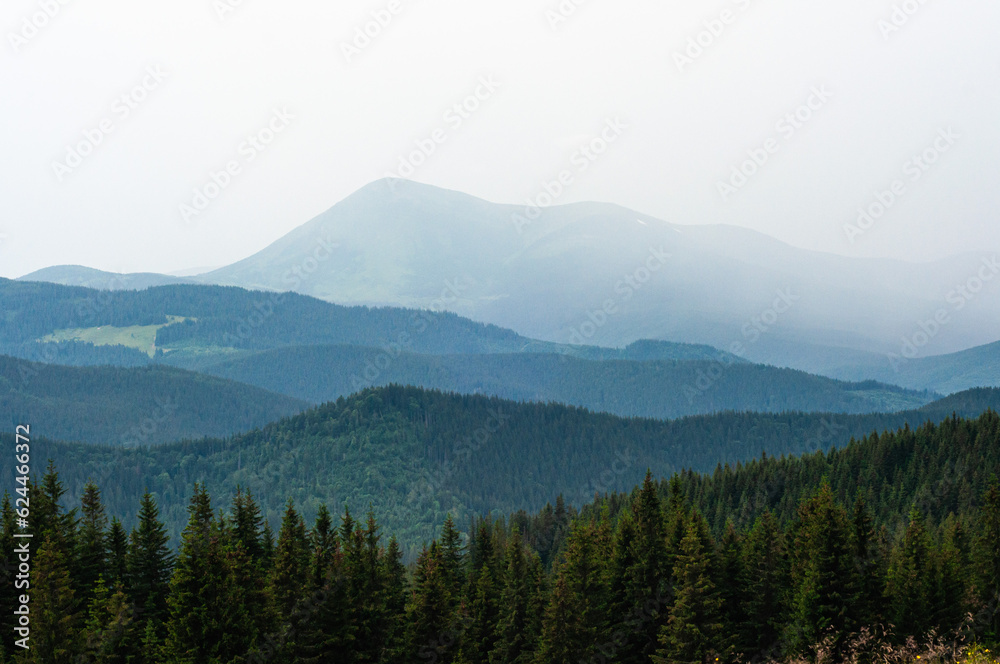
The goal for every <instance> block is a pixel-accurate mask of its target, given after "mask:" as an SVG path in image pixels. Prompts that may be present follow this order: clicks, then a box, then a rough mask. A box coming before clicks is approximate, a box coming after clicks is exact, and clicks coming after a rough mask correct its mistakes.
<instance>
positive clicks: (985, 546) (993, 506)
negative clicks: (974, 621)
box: [974, 477, 1000, 639]
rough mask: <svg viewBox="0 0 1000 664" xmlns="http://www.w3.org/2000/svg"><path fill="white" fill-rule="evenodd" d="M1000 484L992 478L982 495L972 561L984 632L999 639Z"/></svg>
mask: <svg viewBox="0 0 1000 664" xmlns="http://www.w3.org/2000/svg"><path fill="white" fill-rule="evenodd" d="M997 542H1000V483H998V482H997V478H996V477H993V478H992V479H991V481H990V484H989V487H988V488H987V489H986V492H985V493H984V495H983V502H982V507H980V509H979V518H978V521H977V526H976V538H975V554H974V558H975V562H976V571H977V577H978V578H977V581H978V595H979V597H978V600H979V602H980V605H981V606H982V607H984V608H987V607H992V610H990V611H988V612H987V615H988V616H989V619H988V621H987V624H986V625H984V631H985V632H986V633H987V634H989V635H991V637H992V638H993V639H1000V609H998V608H997V607H998V605H1000V546H997Z"/></svg>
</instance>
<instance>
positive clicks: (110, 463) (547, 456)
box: [36, 387, 1000, 550]
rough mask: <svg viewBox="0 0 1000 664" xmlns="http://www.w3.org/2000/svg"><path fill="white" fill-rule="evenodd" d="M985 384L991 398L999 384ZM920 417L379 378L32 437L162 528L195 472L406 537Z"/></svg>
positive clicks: (272, 500) (114, 504)
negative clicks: (525, 395) (539, 396)
mask: <svg viewBox="0 0 1000 664" xmlns="http://www.w3.org/2000/svg"><path fill="white" fill-rule="evenodd" d="M989 394H990V397H989V400H990V401H992V403H993V405H994V407H996V406H998V405H1000V390H991V391H990V393H989ZM977 412H978V411H977ZM960 414H962V415H975V414H977V413H975V412H974V413H960ZM941 417H942V418H943V416H941ZM994 417H995V416H994ZM929 418H930V419H939V418H938V417H933V418H932V417H931V416H929V415H927V414H925V413H920V412H913V411H910V412H906V413H897V414H882V415H829V414H826V415H824V414H811V415H810V414H802V413H785V414H737V413H722V414H718V415H708V416H697V417H689V418H684V419H681V420H675V421H669V422H662V421H656V420H647V419H622V418H617V417H613V416H611V415H601V414H593V413H589V412H587V411H585V410H582V409H576V408H570V407H566V406H560V405H555V404H516V403H512V402H508V401H502V400H499V399H490V398H486V397H481V396H457V395H450V394H442V393H439V392H434V391H426V390H419V389H416V388H400V387H389V388H378V389H373V390H368V391H365V392H363V393H361V394H358V395H355V396H353V397H351V398H350V399H343V400H339V401H338V402H336V403H331V404H327V405H325V406H322V407H319V408H316V409H313V410H310V411H308V412H306V413H303V414H301V415H298V416H295V417H292V418H288V419H285V420H282V421H279V422H276V423H273V424H271V425H268V426H266V427H264V428H263V429H261V430H259V431H254V432H250V433H248V434H243V435H239V436H235V437H233V438H230V439H226V440H211V441H204V442H189V443H182V444H173V445H161V446H156V447H152V448H137V449H124V450H122V449H115V448H111V447H104V446H91V445H82V444H67V443H58V442H46V443H43V444H42V443H36V445H38V446H39V447H42V446H44V449H45V453H46V455H47V456H51V457H52V458H53V459H54V460H55V462H56V463H57V464H58V467H59V469H60V471H61V473H62V477H63V479H64V480H65V482H66V485H67V489H68V490H69V492H70V495H79V491H80V489H81V488H82V485H83V483H84V482H85V481H86V480H87V479H88V478H91V479H93V480H94V481H96V482H97V483H98V484H99V485H100V486H101V487H102V489H104V492H103V495H102V498H103V500H104V503H105V506H106V507H107V509H108V510H109V512H110V513H113V514H126V513H131V511H132V510H133V509H134V506H135V505H136V504H137V501H138V499H139V497H140V496H141V494H142V492H143V491H144V490H145V489H146V488H147V487H148V488H149V490H150V491H152V492H153V494H154V496H155V497H156V499H157V501H158V502H159V504H160V506H161V509H162V514H163V517H164V518H165V520H166V521H167V523H168V525H169V527H170V529H171V531H172V532H173V534H174V535H175V536H176V535H177V534H178V533H179V532H180V529H181V528H182V527H183V524H184V523H185V521H186V506H187V497H188V496H189V495H190V491H191V486H192V484H193V483H194V482H195V481H202V482H205V483H206V484H207V487H208V489H209V490H210V491H211V492H212V493H213V495H232V493H233V491H234V490H235V487H236V486H237V485H241V486H243V487H244V488H248V489H250V490H251V491H252V492H253V494H254V495H255V496H256V497H257V498H258V499H259V500H260V501H261V503H262V506H263V509H264V512H265V516H266V517H267V518H268V519H269V520H270V521H271V522H272V523H277V521H278V519H280V514H281V511H282V509H283V506H284V504H285V501H286V500H287V499H288V498H293V499H294V500H295V504H296V507H297V508H298V509H300V511H301V512H303V513H304V515H305V516H306V518H307V519H310V520H311V519H312V518H313V517H314V515H315V512H316V509H317V508H318V506H319V504H320V503H321V502H325V503H326V504H327V505H329V506H338V507H339V506H342V505H344V504H345V503H346V504H348V505H349V506H350V509H351V511H352V512H354V513H356V514H357V513H363V512H364V511H365V510H367V509H368V508H369V506H371V507H372V508H373V509H374V510H375V512H376V513H377V514H379V515H380V519H382V521H383V525H384V526H385V527H386V528H387V529H388V530H389V531H390V532H395V533H397V534H398V535H400V536H401V537H402V538H403V539H404V541H406V542H407V543H408V544H409V545H410V546H411V550H412V547H415V546H419V543H420V542H421V541H422V540H423V539H425V538H427V537H429V536H430V534H431V532H432V529H433V528H434V527H435V526H437V525H438V524H440V523H441V521H442V520H443V519H444V516H445V514H446V513H449V512H450V513H451V514H452V515H453V516H454V517H455V519H456V521H457V522H459V523H465V522H466V521H467V519H468V518H469V517H470V516H471V515H472V514H480V513H483V512H485V511H488V510H499V511H501V512H506V513H510V512H513V511H516V510H518V509H521V508H524V509H529V510H534V509H538V508H540V507H542V506H543V505H544V504H545V503H546V502H548V501H554V500H555V498H556V496H557V495H559V494H560V493H561V494H563V495H565V496H566V498H567V500H568V501H569V502H570V503H572V504H576V505H579V504H582V503H583V502H587V501H589V500H590V498H592V496H593V494H594V493H595V492H600V493H603V492H605V491H612V490H618V491H621V490H627V489H629V488H631V487H632V486H634V485H635V484H637V483H638V482H640V481H641V480H642V477H643V475H644V474H645V472H646V469H647V468H650V469H652V471H653V473H654V474H655V475H657V476H663V475H668V474H670V473H671V472H672V471H674V470H680V469H683V468H691V469H694V470H696V471H703V472H711V471H712V470H713V469H714V468H715V467H716V465H717V464H720V463H724V462H728V463H736V462H737V461H746V460H749V459H755V458H759V457H760V456H761V453H762V452H765V451H766V452H767V454H768V455H772V456H777V455H781V454H801V453H805V452H811V451H815V450H817V449H827V448H828V447H830V446H831V445H835V446H841V445H844V444H846V443H847V442H848V441H849V440H850V439H851V438H852V437H854V438H860V437H862V436H865V435H867V434H870V433H871V432H872V431H882V430H885V429H896V428H898V427H901V426H902V425H903V424H904V423H908V424H910V426H911V427H915V426H918V425H919V424H921V423H922V422H924V421H926V420H927V419H929Z"/></svg>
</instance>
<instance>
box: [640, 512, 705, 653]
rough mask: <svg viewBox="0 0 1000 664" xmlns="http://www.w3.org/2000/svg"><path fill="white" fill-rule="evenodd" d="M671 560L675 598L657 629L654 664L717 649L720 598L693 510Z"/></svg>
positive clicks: (698, 519)
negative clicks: (666, 617)
mask: <svg viewBox="0 0 1000 664" xmlns="http://www.w3.org/2000/svg"><path fill="white" fill-rule="evenodd" d="M692 517H693V518H692V519H691V521H690V523H689V525H688V529H687V533H686V534H685V535H684V539H683V540H681V549H680V553H679V555H678V556H677V559H676V561H675V563H674V574H673V576H674V579H675V583H676V588H675V592H676V595H675V599H674V603H673V605H672V606H671V607H670V615H669V618H668V619H667V624H666V625H665V626H664V627H663V629H662V630H661V631H660V636H659V644H660V648H659V649H658V650H657V651H656V655H654V656H653V657H652V658H651V659H652V661H653V662H655V663H656V664H668V663H680V662H690V663H700V662H703V661H705V659H706V658H707V657H708V655H709V654H710V653H712V652H717V651H718V650H719V648H718V644H719V642H720V636H721V630H722V600H721V598H720V597H719V592H718V589H717V588H716V587H715V584H714V583H713V582H712V578H711V576H712V559H711V553H710V552H711V549H709V548H706V547H705V544H704V534H703V531H702V527H701V523H700V515H699V514H698V513H697V512H695V513H694V514H693V515H692Z"/></svg>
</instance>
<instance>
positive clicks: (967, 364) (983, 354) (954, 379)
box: [829, 341, 1000, 394]
mask: <svg viewBox="0 0 1000 664" xmlns="http://www.w3.org/2000/svg"><path fill="white" fill-rule="evenodd" d="M879 360H880V361H879V362H878V363H875V362H863V363H858V364H853V365H849V366H841V367H836V368H832V369H831V370H830V372H829V373H830V374H831V375H836V376H839V377H843V378H844V379H847V380H851V379H856V378H857V377H859V376H875V377H877V378H878V379H879V380H884V381H887V382H890V383H893V384H895V385H903V386H905V387H909V388H912V389H917V390H924V389H927V390H934V391H936V392H940V393H942V394H949V393H951V392H958V391H961V390H967V389H969V388H971V387H978V386H982V387H996V386H1000V341H998V342H994V343H991V344H986V345H984V346H976V347H975V348H969V349H968V350H963V351H960V352H958V353H948V354H946V355H932V356H930V357H915V358H912V359H910V358H906V357H904V356H900V357H898V358H893V359H892V360H890V359H889V358H886V357H884V356H883V357H880V358H879Z"/></svg>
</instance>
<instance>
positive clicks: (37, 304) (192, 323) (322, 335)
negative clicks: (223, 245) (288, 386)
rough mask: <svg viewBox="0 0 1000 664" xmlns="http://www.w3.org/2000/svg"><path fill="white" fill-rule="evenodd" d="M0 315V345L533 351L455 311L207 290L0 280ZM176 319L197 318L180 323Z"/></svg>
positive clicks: (200, 287) (521, 340) (524, 341)
mask: <svg viewBox="0 0 1000 664" xmlns="http://www.w3.org/2000/svg"><path fill="white" fill-rule="evenodd" d="M0 316H2V317H0V345H2V344H11V345H13V344H22V343H25V342H34V341H37V340H39V339H41V338H43V337H44V336H46V335H48V334H51V333H52V332H53V331H54V330H61V329H70V328H95V327H100V326H115V327H125V326H154V325H157V326H162V328H161V329H160V330H158V333H157V335H156V346H157V347H159V348H165V349H168V350H169V349H170V348H172V347H173V348H181V347H184V348H189V347H201V348H206V347H216V348H219V347H230V348H258V349H260V348H272V347H276V346H285V345H293V344H302V343H313V344H315V343H365V344H369V345H371V344H375V345H386V346H388V345H390V344H399V345H401V346H404V347H410V348H412V349H414V350H418V351H422V352H486V351H492V352H499V351H507V350H521V349H522V348H524V347H526V346H532V344H533V343H534V342H533V341H532V340H530V339H526V338H524V337H521V336H519V335H517V334H515V333H514V332H511V331H510V330H504V329H501V328H499V327H496V326H493V325H484V324H482V323H476V322H473V321H470V320H467V319H463V318H461V317H459V316H456V315H455V314H452V313H447V312H445V313H434V312H431V311H414V310H407V309H398V308H378V309H372V308H369V307H361V306H356V307H343V306H338V305H334V304H331V303H329V302H324V301H322V300H317V299H315V298H311V297H306V296H303V295H298V294H295V293H288V294H278V293H263V292H254V291H248V290H245V289H241V288H224V287H219V286H204V285H174V286H159V287H153V288H148V289H146V290H142V291H113V292H109V291H99V290H93V289H86V288H79V287H70V286H60V285H56V284H49V283H41V282H20V281H11V280H7V279H0ZM168 316H175V317H182V318H186V319H188V320H185V321H182V322H176V323H171V322H170V319H168ZM0 347H2V346H0ZM544 347H546V348H549V349H551V348H552V347H551V345H547V344H546V345H544Z"/></svg>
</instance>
